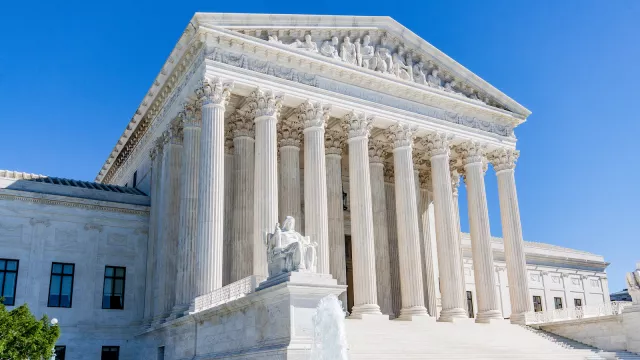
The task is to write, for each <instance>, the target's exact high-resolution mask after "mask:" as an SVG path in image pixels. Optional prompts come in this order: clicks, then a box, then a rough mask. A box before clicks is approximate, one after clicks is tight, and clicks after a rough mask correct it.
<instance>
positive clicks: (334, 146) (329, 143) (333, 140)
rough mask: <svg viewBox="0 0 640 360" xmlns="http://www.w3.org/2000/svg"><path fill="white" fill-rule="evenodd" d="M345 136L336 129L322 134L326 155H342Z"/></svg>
mask: <svg viewBox="0 0 640 360" xmlns="http://www.w3.org/2000/svg"><path fill="white" fill-rule="evenodd" d="M345 139H346V135H345V133H344V132H342V131H340V130H337V129H329V130H327V131H325V132H324V147H325V154H326V155H342V149H343V148H344V142H345Z"/></svg>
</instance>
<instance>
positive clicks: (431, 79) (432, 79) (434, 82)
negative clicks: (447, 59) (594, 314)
mask: <svg viewBox="0 0 640 360" xmlns="http://www.w3.org/2000/svg"><path fill="white" fill-rule="evenodd" d="M427 83H428V84H429V85H430V86H433V87H437V88H440V87H442V81H441V80H440V78H439V77H438V69H433V70H432V71H431V74H429V76H427Z"/></svg>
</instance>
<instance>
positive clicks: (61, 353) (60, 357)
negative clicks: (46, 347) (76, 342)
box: [54, 345, 67, 360]
mask: <svg viewBox="0 0 640 360" xmlns="http://www.w3.org/2000/svg"><path fill="white" fill-rule="evenodd" d="M54 352H55V354H56V360H64V357H65V353H66V352H67V347H66V346H64V345H56V347H55V348H54Z"/></svg>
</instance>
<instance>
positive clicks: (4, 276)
mask: <svg viewBox="0 0 640 360" xmlns="http://www.w3.org/2000/svg"><path fill="white" fill-rule="evenodd" d="M0 260H2V261H5V264H4V269H3V270H0V277H2V288H0V299H1V298H3V297H4V289H5V288H6V287H7V273H8V272H10V273H15V274H16V277H15V280H14V281H13V302H12V303H11V304H7V303H6V299H5V301H3V302H2V303H3V304H4V305H5V306H15V305H16V290H17V289H18V270H20V259H6V258H0ZM7 261H15V262H16V269H15V270H7V263H6V262H7Z"/></svg>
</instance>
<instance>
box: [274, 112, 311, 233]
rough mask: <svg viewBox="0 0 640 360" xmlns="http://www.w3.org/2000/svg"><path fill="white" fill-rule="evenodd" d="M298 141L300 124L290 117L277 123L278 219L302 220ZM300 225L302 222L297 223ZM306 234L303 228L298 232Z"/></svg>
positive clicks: (300, 132) (300, 134) (300, 130)
mask: <svg viewBox="0 0 640 360" xmlns="http://www.w3.org/2000/svg"><path fill="white" fill-rule="evenodd" d="M300 140H302V124H300V122H299V121H298V119H296V118H294V117H292V118H289V119H286V120H281V121H280V122H279V123H278V145H279V146H280V179H279V181H278V185H279V187H280V199H279V201H278V205H279V207H280V209H279V213H280V219H282V220H283V219H285V218H286V217H287V216H293V218H294V219H296V220H302V201H301V199H300V196H301V194H302V191H301V190H300ZM298 223H300V224H302V221H300V222H298ZM298 231H299V232H300V233H302V234H306V232H305V231H304V226H300V229H299V230H298Z"/></svg>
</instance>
